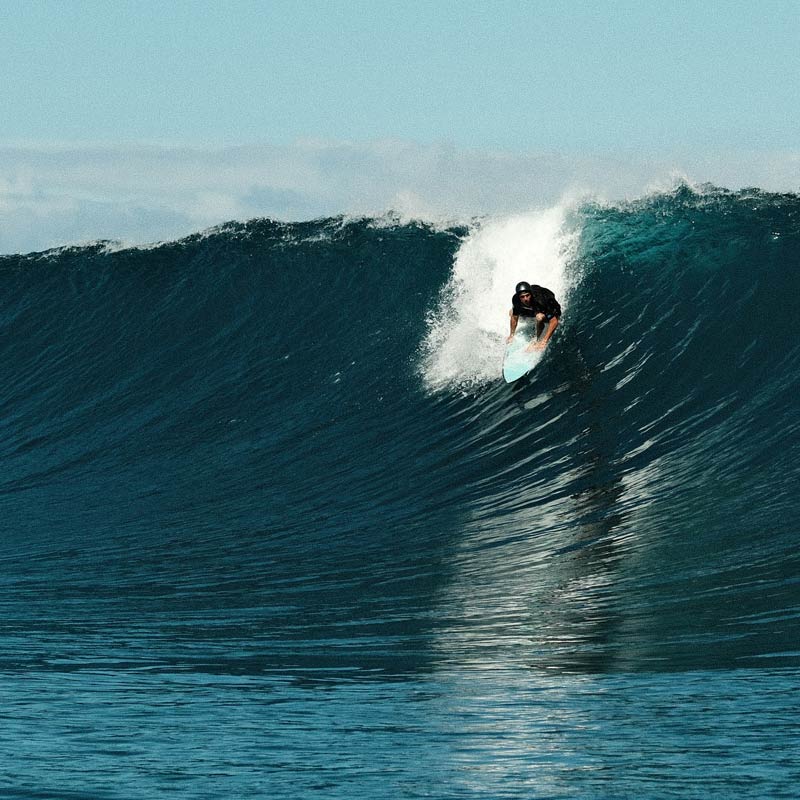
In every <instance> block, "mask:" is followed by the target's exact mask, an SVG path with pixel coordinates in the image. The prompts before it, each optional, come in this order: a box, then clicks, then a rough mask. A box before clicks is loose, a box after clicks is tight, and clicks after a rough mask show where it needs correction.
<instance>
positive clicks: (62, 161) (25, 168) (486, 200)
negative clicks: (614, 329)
mask: <svg viewBox="0 0 800 800" xmlns="http://www.w3.org/2000/svg"><path fill="white" fill-rule="evenodd" d="M675 175H685V176H686V177H687V178H688V179H690V180H693V181H696V182H706V181H708V182H712V183H716V184H718V185H721V186H727V187H728V188H738V187H740V186H745V185H746V186H761V187H762V188H765V189H768V190H778V191H797V190H798V188H800V152H787V153H716V154H712V155H708V154H706V155H688V156H686V155H683V156H675V155H672V156H661V157H658V158H653V159H652V160H645V159H643V158H641V157H638V158H624V157H608V156H580V157H574V158H573V157H569V156H567V155H565V154H558V153H540V154H512V153H502V152H500V153H493V152H485V151H474V150H472V151H470V150H459V149H456V148H455V147H453V146H451V145H447V144H436V145H418V144H414V143H411V142H407V141H395V140H385V141H378V142H372V143H352V142H324V141H312V140H307V141H302V142H298V143H296V144H294V145H289V146H275V145H261V146H243V147H229V148H224V149H206V150H204V149H191V148H177V147H168V146H158V145H131V146H116V147H113V146H68V145H62V146H57V145H54V146H50V147H46V146H30V145H29V146H22V145H7V146H5V147H0V252H5V253H8V252H19V251H27V250H33V249H43V248H46V247H51V246H55V245H60V244H65V243H71V242H76V241H86V240H94V239H115V240H123V241H126V242H131V243H144V242H149V241H154V240H159V239H169V238H174V237H177V236H182V235H185V234H187V233H190V232H193V231H196V230H199V229H202V228H205V227H208V226H210V225H214V224H217V223H219V222H223V221H226V220H230V219H234V218H236V219H247V218H250V217H257V216H271V217H276V218H279V219H289V220H292V219H309V218H313V217H319V216H327V215H335V214H342V213H344V214H367V215H380V214H382V213H384V212H386V211H387V210H393V211H396V212H398V213H400V214H403V215H404V216H409V217H411V216H418V217H423V218H428V219H430V218H433V219H447V220H454V219H460V218H470V217H473V216H476V215H482V214H499V213H514V212H519V211H526V210H530V209H532V208H536V207H541V206H544V205H549V204H552V203H555V202H557V201H558V200H559V199H562V198H564V197H565V196H579V195H585V194H593V195H598V196H600V197H603V198H605V199H617V198H622V197H631V196H635V195H639V194H644V193H646V192H647V191H649V190H652V188H653V187H655V186H661V187H663V186H664V185H669V184H671V183H674V180H675Z"/></svg>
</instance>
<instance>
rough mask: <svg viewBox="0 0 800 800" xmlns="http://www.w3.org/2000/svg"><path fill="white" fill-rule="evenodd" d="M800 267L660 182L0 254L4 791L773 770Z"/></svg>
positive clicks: (318, 793)
mask: <svg viewBox="0 0 800 800" xmlns="http://www.w3.org/2000/svg"><path fill="white" fill-rule="evenodd" d="M798 263H800V197H798V196H797V195H795V194H777V193H770V192H765V191H762V190H758V189H750V190H742V191H736V192H732V191H727V190H725V189H722V188H718V187H713V186H705V187H694V188H692V187H689V186H683V185H682V186H679V187H677V188H675V189H673V190H670V191H664V192H655V193H651V194H647V195H644V196H642V197H640V198H638V199H636V200H629V201H626V202H614V203H611V202H606V203H601V202H596V201H590V200H583V201H575V202H570V203H566V202H565V203H559V204H554V205H551V206H549V207H546V208H541V209H538V210H535V211H531V212H528V213H517V214H514V215H508V216H502V217H494V218H481V219H475V220H472V221H470V222H469V223H465V224H452V225H439V226H434V225H430V224H426V223H423V222H415V221H402V220H399V219H395V218H393V217H382V218H347V217H332V218H326V219H319V220H311V221H307V222H294V223H286V222H278V221H275V220H270V219H253V220H249V221H241V222H231V223H228V224H225V225H222V226H218V227H215V228H212V229H209V230H205V231H203V232H200V233H197V234H195V235H192V236H188V237H186V238H183V239H180V240H177V241H170V242H164V243H160V244H154V245H151V246H148V247H125V246H121V245H118V244H115V243H113V242H96V243H92V244H89V245H71V244H65V246H63V247H60V248H57V249H53V250H48V251H44V252H36V253H28V254H14V255H6V256H0V458H1V459H2V462H1V463H2V465H3V469H2V472H0V509H1V510H2V513H1V514H0V531H1V532H2V536H0V582H1V584H2V588H3V592H2V595H0V596H1V597H2V601H0V602H2V616H1V617H0V697H1V698H2V710H3V721H4V725H3V732H2V734H0V793H2V794H3V796H5V797H10V798H64V799H66V798H70V799H71V800H76V799H77V798H86V800H89V799H90V798H92V799H94V798H126V800H127V799H128V798H150V797H153V796H160V795H163V794H167V793H173V794H178V795H180V796H187V797H204V798H217V797H219V798H223V797H224V798H230V797H236V798H257V797H258V798H261V797H292V798H297V797H300V798H310V797H325V798H339V797H341V798H354V797H355V798H373V797H387V798H415V797H436V798H464V797H476V798H477V797H480V798H484V797H493V798H495V797H496V798H556V797H565V798H566V797H569V798H573V797H580V798H609V797H654V798H662V797H670V798H694V797H697V796H700V795H705V794H708V795H713V796H715V797H736V798H747V797H752V798H763V797H772V798H779V797H787V798H788V797H793V796H795V794H796V786H797V782H798V780H800V767H799V766H798V762H797V758H796V753H797V752H798V747H799V746H800V737H799V736H798V731H797V724H796V719H797V717H798V713H799V712H800V702H798V692H797V683H798V678H799V677H800V646H798V642H800V624H798V623H799V622H800V557H799V556H798V548H797V542H798V522H799V521H800V513H799V512H800V505H799V504H798V502H797V499H796V487H797V485H798V477H800V474H799V473H800V467H798V444H800V414H798V411H800V408H798V399H797V398H798V395H797V382H798V378H799V377H800V343H799V342H800V338H798V319H800V315H799V314H798V312H800V286H798V277H797V265H798ZM519 280H527V281H530V282H533V283H539V284H541V285H544V286H548V287H549V288H551V289H552V290H553V291H554V292H555V293H556V295H557V297H558V298H559V300H560V302H561V305H562V307H563V310H564V315H563V319H562V324H561V325H560V326H559V328H558V331H557V332H556V334H555V336H554V338H553V340H552V342H551V344H550V345H549V346H548V348H547V351H546V353H545V355H544V357H543V359H542V360H541V362H540V363H539V364H538V366H537V367H536V369H535V371H534V372H533V373H532V375H531V376H529V377H528V378H526V379H523V380H521V381H519V382H518V383H515V384H513V385H511V386H509V385H506V384H504V383H503V381H502V379H501V377H500V366H501V361H502V354H503V348H504V342H505V336H506V335H507V332H508V310H509V307H510V300H511V295H512V293H513V288H514V285H515V283H516V282H517V281H519Z"/></svg>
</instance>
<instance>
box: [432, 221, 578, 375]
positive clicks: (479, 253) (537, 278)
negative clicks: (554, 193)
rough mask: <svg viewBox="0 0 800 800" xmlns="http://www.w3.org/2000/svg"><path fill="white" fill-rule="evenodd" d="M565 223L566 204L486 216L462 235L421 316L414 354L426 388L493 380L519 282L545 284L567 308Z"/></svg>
mask: <svg viewBox="0 0 800 800" xmlns="http://www.w3.org/2000/svg"><path fill="white" fill-rule="evenodd" d="M565 223H566V209H565V208H564V207H563V206H556V207H553V208H549V209H547V210H544V211H538V212H531V213H527V214H518V215H514V216H508V217H503V218H495V219H490V220H486V221H484V222H482V223H481V224H480V225H479V226H478V227H477V228H476V229H475V230H474V231H473V232H472V233H471V234H470V235H469V236H468V238H467V239H466V240H465V241H464V243H463V244H462V246H461V248H460V249H459V251H458V253H457V255H456V258H455V261H454V263H453V271H452V274H451V276H450V278H449V280H448V281H447V283H446V285H445V286H444V287H443V289H442V292H441V295H440V298H439V301H438V303H437V307H436V309H435V310H434V311H433V312H432V313H431V315H430V318H429V320H428V332H427V335H426V337H425V342H424V344H423V348H422V360H421V372H422V376H423V380H424V381H425V384H426V386H428V388H430V389H433V390H438V389H444V388H455V387H460V388H465V387H469V386H475V385H479V384H483V383H486V382H489V381H496V380H498V379H499V376H500V371H501V365H502V360H503V352H504V348H505V339H506V336H508V331H509V318H508V311H509V309H510V307H511V296H512V295H513V294H514V286H515V285H516V284H517V283H518V282H519V281H523V280H524V281H528V282H530V283H535V284H539V285H540V286H546V287H547V288H548V289H551V290H552V291H553V292H554V293H555V295H556V297H557V298H558V300H559V302H560V303H561V306H562V309H564V310H566V304H567V302H568V290H569V277H568V274H567V265H568V263H569V260H570V255H571V252H572V249H573V246H574V238H575V237H574V234H573V233H571V232H570V231H568V230H567V228H566V224H565Z"/></svg>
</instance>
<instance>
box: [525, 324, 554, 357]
mask: <svg viewBox="0 0 800 800" xmlns="http://www.w3.org/2000/svg"><path fill="white" fill-rule="evenodd" d="M557 327H558V317H552V318H551V319H550V322H549V323H548V324H547V330H546V331H545V332H544V336H543V337H542V338H541V339H540V340H539V341H538V342H534V343H533V346H532V347H529V348H528V349H529V350H544V349H545V347H547V343H548V341H550V337H551V336H552V335H553V332H554V331H555V329H556V328H557Z"/></svg>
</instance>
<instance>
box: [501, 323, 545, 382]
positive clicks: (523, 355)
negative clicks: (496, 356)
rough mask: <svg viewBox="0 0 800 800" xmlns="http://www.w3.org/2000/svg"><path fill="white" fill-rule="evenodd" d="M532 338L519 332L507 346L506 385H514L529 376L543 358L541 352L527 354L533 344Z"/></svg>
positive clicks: (504, 364) (504, 362) (504, 374)
mask: <svg viewBox="0 0 800 800" xmlns="http://www.w3.org/2000/svg"><path fill="white" fill-rule="evenodd" d="M531 341H532V339H531V337H530V336H526V335H525V334H524V333H520V332H519V331H518V332H517V335H516V336H515V337H514V338H513V339H512V340H511V341H510V342H509V344H507V345H506V352H505V356H504V357H503V378H504V379H505V382H506V383H513V382H514V381H516V380H519V378H521V377H522V376H523V375H527V374H528V373H529V372H530V371H531V370H532V369H533V368H534V367H535V366H536V365H537V364H538V363H539V360H540V359H541V357H542V353H541V352H540V351H532V352H526V350H525V348H526V347H527V346H528V345H529V344H530V343H531Z"/></svg>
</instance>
